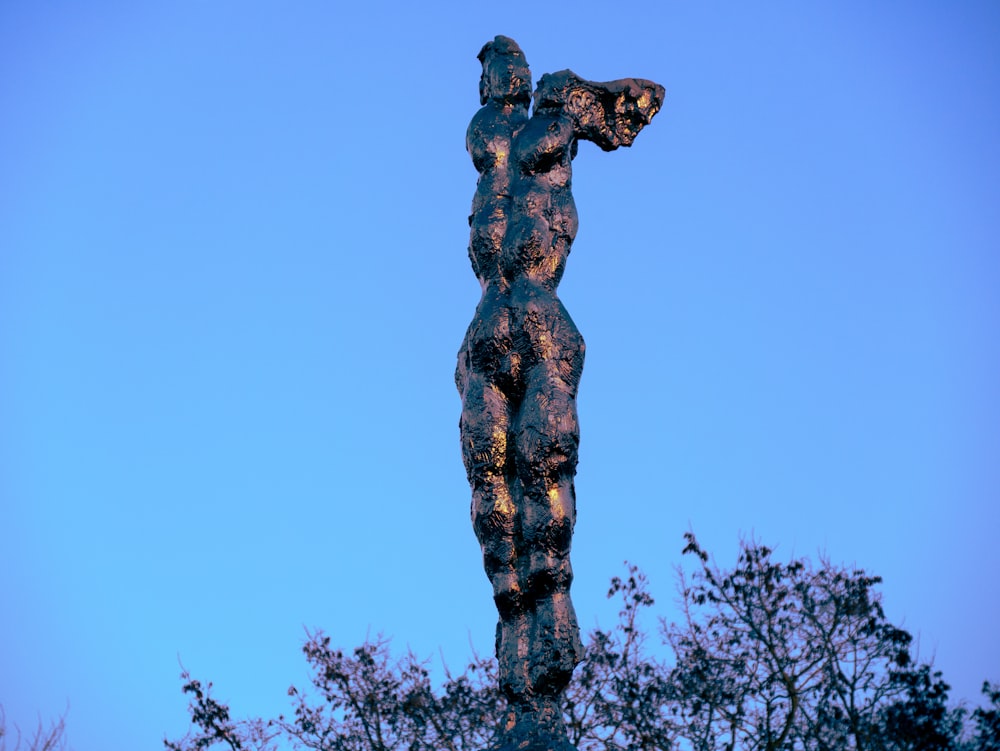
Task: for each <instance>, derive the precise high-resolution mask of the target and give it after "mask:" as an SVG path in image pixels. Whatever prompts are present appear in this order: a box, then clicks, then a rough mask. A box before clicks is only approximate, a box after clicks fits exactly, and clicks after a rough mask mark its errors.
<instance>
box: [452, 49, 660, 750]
mask: <svg viewBox="0 0 1000 751" xmlns="http://www.w3.org/2000/svg"><path fill="white" fill-rule="evenodd" d="M479 60H480V61H481V62H482V64H483V73H482V78H481V79H480V83H479V94H480V101H481V103H482V105H483V107H482V108H481V109H480V110H479V111H478V112H477V113H476V115H475V116H474V117H473V118H472V122H471V123H470V125H469V129H468V134H467V144H466V145H467V148H468V150H469V153H470V155H471V156H472V161H473V164H474V165H475V167H476V169H477V170H478V171H479V182H478V184H477V187H476V194H475V197H474V198H473V201H472V215H471V216H470V217H469V224H470V227H471V237H470V241H469V257H470V259H471V260H472V267H473V269H474V270H475V272H476V276H477V277H478V278H479V281H480V283H481V284H482V289H483V296H482V299H481V300H480V302H479V306H478V308H477V309H476V315H475V318H473V320H472V323H471V325H470V326H469V330H468V332H467V333H466V335H465V340H464V341H463V342H462V346H461V349H460V350H459V355H458V368H457V371H456V374H455V380H456V383H457V385H458V389H459V392H460V394H461V396H462V416H461V420H460V430H461V440H462V457H463V460H464V462H465V467H466V471H467V473H468V477H469V483H470V485H471V486H472V523H473V528H474V529H475V532H476V537H477V538H478V540H479V543H480V545H481V546H482V550H483V565H484V567H485V569H486V573H487V575H488V576H489V578H490V581H491V582H492V584H493V597H494V601H495V602H496V607H497V611H498V613H499V616H500V621H499V624H498V626H497V648H496V649H497V659H498V661H499V665H500V688H501V690H502V691H503V693H504V695H505V696H506V698H507V700H508V705H509V714H508V721H507V725H506V730H505V735H504V737H503V738H502V739H501V740H500V742H499V744H498V746H497V748H500V749H508V748H510V749H513V748H519V749H551V750H554V749H572V748H573V747H572V745H571V744H570V743H569V742H568V741H567V740H566V733H565V730H564V728H563V723H562V697H563V693H564V691H565V688H566V685H567V683H568V682H569V679H570V676H571V674H572V672H573V669H574V668H575V667H576V665H577V664H578V663H579V661H580V656H581V652H582V646H581V643H580V635H579V627H578V625H577V620H576V614H575V613H574V611H573V604H572V602H571V601H570V595H569V589H570V584H571V582H572V580H573V572H572V569H571V567H570V560H569V553H570V541H571V537H572V534H573V525H574V523H575V520H576V497H575V494H574V489H573V477H574V475H575V474H576V464H577V447H578V445H579V440H580V431H579V426H578V424H577V415H576V395H577V388H578V386H579V383H580V375H581V372H582V370H583V358H584V343H583V337H582V336H581V335H580V332H579V331H578V330H577V328H576V326H575V325H574V324H573V320H572V319H571V318H570V316H569V313H568V312H567V311H566V309H565V308H564V307H563V305H562V303H561V302H560V300H559V298H558V297H557V295H556V286H557V285H558V284H559V280H560V278H561V277H562V274H563V270H564V268H565V265H566V257H567V256H568V255H569V251H570V245H571V244H572V242H573V238H574V237H575V236H576V230H577V216H576V208H575V206H574V203H573V195H572V193H571V191H570V178H571V172H572V170H571V164H572V160H573V157H574V156H576V151H577V143H578V141H579V140H580V139H583V140H587V141H592V142H594V143H596V144H597V145H598V146H600V147H601V148H602V149H604V150H605V151H612V150H614V149H617V148H618V147H619V146H629V145H631V144H632V141H633V140H634V139H635V137H636V135H637V134H638V133H639V131H640V130H641V129H642V128H643V127H644V126H646V125H647V124H649V122H650V120H651V119H652V117H653V116H654V115H655V114H656V113H657V111H658V110H659V109H660V106H661V104H662V102H663V95H664V92H663V87H662V86H660V85H658V84H655V83H653V82H651V81H645V80H642V79H634V78H626V79H622V80H619V81H612V82H609V83H595V82H592V81H585V80H583V79H581V78H579V77H578V76H576V75H575V74H574V73H573V72H571V71H569V70H564V71H560V72H558V73H553V74H547V75H544V76H542V78H541V81H539V84H538V88H537V90H536V91H535V92H534V106H533V112H532V113H531V114H530V116H529V112H528V108H529V104H531V101H532V93H531V71H530V70H529V69H528V63H527V61H526V60H525V57H524V53H523V52H521V49H520V47H518V45H517V43H516V42H514V40H512V39H508V38H507V37H503V36H498V37H496V38H495V39H494V40H493V41H492V42H489V43H488V44H487V45H486V46H485V47H483V49H482V51H481V52H480V53H479ZM526 742H527V745H525V743H526Z"/></svg>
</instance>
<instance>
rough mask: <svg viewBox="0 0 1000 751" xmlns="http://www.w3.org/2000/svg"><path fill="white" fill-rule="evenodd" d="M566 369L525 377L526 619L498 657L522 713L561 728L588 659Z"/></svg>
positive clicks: (521, 550) (554, 366) (519, 431)
mask: <svg viewBox="0 0 1000 751" xmlns="http://www.w3.org/2000/svg"><path fill="white" fill-rule="evenodd" d="M580 357H581V358H582V352H581V353H580ZM564 365H565V364H563V366H560V365H559V363H558V362H557V361H554V360H553V361H546V362H543V363H540V364H538V365H536V366H535V367H534V368H532V369H531V370H530V371H529V372H528V373H527V374H526V376H527V378H526V382H527V389H526V391H525V395H524V399H523V400H522V402H521V405H520V410H519V412H518V415H517V419H516V424H515V426H514V434H515V441H516V447H515V449H516V456H517V461H516V464H517V473H518V479H519V480H520V484H521V487H522V495H523V500H522V503H521V514H522V517H521V519H520V531H519V534H518V535H517V538H516V542H517V555H518V557H517V571H518V577H519V581H520V586H521V588H522V591H523V600H524V612H523V613H522V614H519V615H518V617H517V618H514V619H511V622H510V623H509V625H508V624H507V623H504V624H501V625H502V629H501V630H502V634H501V644H500V647H501V648H500V650H498V658H499V659H500V663H501V686H502V687H503V688H504V691H505V693H507V695H508V698H512V699H514V700H515V702H516V703H519V705H520V708H519V709H517V708H516V709H515V712H520V713H521V714H522V715H526V716H527V715H530V716H531V717H532V718H533V719H532V720H531V721H532V722H538V723H541V724H543V725H549V726H552V725H553V724H555V725H560V724H561V722H562V720H561V707H560V706H559V704H560V702H561V698H562V693H563V691H564V690H565V688H566V685H567V684H568V683H569V679H570V676H571V675H572V673H573V669H574V668H575V667H576V665H577V664H578V663H579V661H580V657H581V655H582V653H583V647H582V644H581V643H580V633H579V627H578V625H577V620H576V613H575V612H574V610H573V605H572V602H571V601H570V596H569V589H570V584H571V583H572V580H573V571H572V568H571V566H570V560H569V552H570V541H571V536H572V533H573V525H574V523H575V520H576V500H575V495H574V490H573V475H574V474H575V472H576V462H577V447H578V445H579V427H578V423H577V417H576V399H575V393H576V383H572V382H567V381H566V380H564V379H563V378H562V376H561V375H560V373H561V372H568V371H567V370H566V368H565V367H564ZM572 372H575V373H578V372H579V368H574V369H573V370H572Z"/></svg>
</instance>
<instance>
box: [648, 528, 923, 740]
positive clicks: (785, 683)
mask: <svg viewBox="0 0 1000 751" xmlns="http://www.w3.org/2000/svg"><path fill="white" fill-rule="evenodd" d="M685 538H686V540H687V545H686V547H685V548H684V551H683V552H684V553H685V554H691V555H694V556H695V558H696V559H697V561H698V563H697V568H696V570H695V572H694V574H693V575H692V576H691V577H690V581H688V577H687V575H686V574H685V573H684V572H683V571H682V570H681V571H679V577H680V584H681V605H682V612H683V615H684V621H683V622H682V623H681V624H680V625H676V624H672V625H669V626H668V625H664V634H665V636H666V639H667V641H668V642H669V644H670V645H671V647H672V648H673V650H674V652H675V654H676V666H675V668H674V671H673V675H672V680H673V682H674V683H675V684H676V686H677V690H678V703H677V712H678V715H679V717H680V722H681V725H682V727H683V728H684V731H683V733H682V735H683V736H684V737H685V738H687V739H688V740H689V741H690V742H691V743H692V745H693V746H694V747H695V748H696V749H715V748H728V749H734V748H742V749H762V750H766V751H772V750H774V749H783V748H788V747H796V748H799V747H805V748H816V749H837V748H857V749H868V748H877V747H878V745H877V743H876V735H873V734H875V733H876V729H877V728H878V730H879V731H880V730H881V728H879V723H878V722H877V719H878V718H879V717H880V712H882V711H883V708H884V706H885V705H886V703H887V702H889V701H890V700H892V699H893V698H894V697H896V696H898V695H900V694H901V693H902V692H903V691H904V689H905V685H904V684H903V683H901V682H900V681H899V680H897V679H893V678H892V676H893V675H895V673H894V671H898V669H901V668H905V667H907V666H908V665H909V664H910V662H911V657H910V653H909V647H910V643H911V642H912V637H911V636H910V634H909V633H907V632H906V631H904V630H902V629H900V628H897V627H895V626H893V625H892V624H890V623H888V622H887V621H886V618H885V613H884V611H883V609H882V604H881V597H880V595H879V594H878V593H877V592H876V590H875V587H876V586H877V585H878V584H879V583H881V579H880V578H879V577H876V576H869V575H867V574H866V573H865V572H864V571H860V570H847V569H844V568H839V567H836V566H833V565H832V564H831V563H830V562H829V561H827V560H822V561H821V566H820V567H819V568H813V567H812V565H811V564H810V563H809V561H808V560H804V559H801V560H793V561H791V562H789V563H779V562H776V561H775V560H774V559H773V551H772V550H771V549H770V548H768V547H766V546H763V545H760V544H756V543H746V542H744V543H743V544H742V545H741V549H740V554H739V557H738V559H737V564H736V567H735V568H734V569H733V570H731V571H723V570H721V569H719V568H718V567H717V566H716V565H715V564H714V563H711V562H710V557H709V555H708V553H706V552H705V551H704V550H703V549H702V548H701V546H700V545H699V544H698V541H697V540H696V539H695V537H694V535H693V534H691V533H688V534H687V535H685ZM907 675H908V673H907Z"/></svg>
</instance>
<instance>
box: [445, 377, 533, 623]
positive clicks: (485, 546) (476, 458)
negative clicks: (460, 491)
mask: <svg viewBox="0 0 1000 751" xmlns="http://www.w3.org/2000/svg"><path fill="white" fill-rule="evenodd" d="M465 375H466V378H465V384H464V386H465V388H464V391H463V394H462V397H463V398H462V417H461V420H460V422H459V428H460V432H461V438H462V458H463V461H464V462H465V469H466V472H467V473H468V477H469V484H470V485H471V486H472V508H471V515H472V527H473V529H474V530H475V533H476V539H478V540H479V545H480V547H481V548H482V551H483V567H484V568H485V569H486V575H487V576H488V577H489V579H490V582H491V583H492V584H493V597H494V600H495V601H496V603H497V609H498V610H499V611H500V614H501V617H502V616H503V614H504V612H505V611H508V610H510V609H511V608H512V607H514V606H515V603H516V602H517V600H518V599H519V587H518V579H517V574H516V570H515V562H516V551H515V535H516V533H517V526H518V512H517V506H518V503H517V501H518V499H517V498H515V497H513V496H512V493H511V490H512V489H511V487H510V485H509V483H508V474H509V473H508V471H507V462H508V453H509V452H508V436H509V432H510V404H509V402H508V400H507V398H506V397H505V396H504V394H503V393H502V392H501V391H500V390H499V389H498V388H497V387H496V385H495V384H492V383H490V382H489V381H488V380H487V378H486V377H485V376H483V375H482V374H479V373H466V374H465Z"/></svg>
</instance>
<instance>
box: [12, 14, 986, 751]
mask: <svg viewBox="0 0 1000 751" xmlns="http://www.w3.org/2000/svg"><path fill="white" fill-rule="evenodd" d="M632 5H633V6H634V7H635V18H636V20H634V21H631V22H630V21H627V20H620V19H617V18H612V17H610V16H609V15H608V14H607V13H608V11H606V10H600V9H601V8H606V7H607V6H606V4H603V3H602V4H596V3H594V4H588V3H578V4H574V5H573V6H572V7H570V6H569V5H566V6H565V7H563V8H560V9H559V10H558V11H556V10H553V11H551V13H550V14H547V12H545V11H542V10H533V11H527V10H520V11H516V12H515V11H513V10H510V9H508V8H506V7H504V6H503V5H502V4H497V3H483V4H472V5H467V4H463V5H461V6H460V5H458V4H456V5H455V6H453V7H449V6H447V5H443V6H437V7H430V8H427V7H421V8H418V7H415V6H414V7H404V6H403V4H401V3H392V2H379V1H378V0H373V1H372V2H365V3H357V4H355V5H354V6H353V7H351V8H346V9H345V8H343V7H339V6H338V4H336V3H309V2H303V3H297V4H281V5H279V4H277V3H275V4H263V3H259V4H255V3H249V4H248V3H237V2H215V3H210V4H209V3H188V2H180V3H162V4H159V5H157V4H153V3H147V4H138V3H137V4H127V3H110V2H109V3H101V2H94V3H87V4H82V3H78V4H71V3H62V2H51V3H28V2H8V3H5V4H3V6H2V7H0V111H2V112H3V117H2V118H0V164H2V165H3V168H2V171H0V519H2V521H0V533H2V543H0V597H2V602H3V614H4V617H3V619H2V628H3V633H2V638H0V703H2V704H3V705H4V706H5V707H6V710H7V714H8V721H9V722H11V721H13V722H17V723H19V724H20V725H21V726H22V727H26V726H31V725H32V724H33V723H34V722H35V718H36V717H37V714H38V713H40V714H41V715H42V716H43V717H50V716H55V715H58V714H59V713H60V712H62V711H64V710H65V708H66V706H67V704H68V706H69V715H68V718H67V723H68V733H69V735H68V737H69V740H70V742H71V743H72V745H73V746H74V747H75V748H77V749H89V748H123V749H124V748H143V747H146V748H157V747H159V746H160V740H161V739H162V737H163V735H164V734H165V733H166V734H169V735H171V736H177V735H180V734H181V733H182V732H183V731H184V729H185V728H186V724H187V723H186V716H185V712H184V706H185V700H184V699H183V697H182V696H181V694H180V691H179V689H180V683H179V681H178V678H177V676H178V673H179V672H180V667H179V665H178V658H180V660H181V661H183V664H184V665H185V667H187V668H188V669H189V670H191V672H192V673H193V674H194V675H196V676H198V677H201V678H203V679H211V680H213V681H214V682H215V684H216V688H217V695H218V697H219V698H221V699H224V700H227V701H230V702H231V703H232V705H233V708H234V711H235V712H236V713H237V714H276V713H278V712H280V711H283V710H284V709H286V708H287V706H288V703H287V697H286V695H285V691H286V689H287V687H288V685H289V684H291V683H296V684H299V685H302V684H303V683H305V681H306V678H305V665H304V662H303V660H302V659H301V656H300V653H299V648H300V645H301V642H302V639H303V636H304V631H303V628H304V627H307V628H323V629H325V630H326V631H327V632H328V633H329V634H330V636H331V638H332V639H333V641H334V642H335V643H339V644H341V645H344V646H351V645H354V644H357V643H360V642H361V641H362V640H364V639H365V637H366V636H367V635H369V634H370V635H375V634H376V633H379V632H384V633H385V634H388V635H392V636H394V637H395V643H396V645H397V647H398V648H399V649H400V650H403V649H405V647H406V646H407V645H408V646H410V647H411V648H412V649H413V650H414V651H415V652H417V653H418V654H426V655H428V656H435V655H438V654H439V650H440V654H443V655H444V656H445V658H446V659H447V660H448V661H449V663H450V664H452V665H456V666H457V665H460V664H461V663H462V661H463V659H464V658H465V656H466V655H467V654H468V652H469V649H470V645H472V646H474V647H475V648H476V649H478V650H479V651H480V652H483V653H488V652H489V651H490V650H491V647H492V645H491V642H492V636H493V627H494V622H495V612H494V610H493V606H492V602H491V600H490V594H489V593H490V587H489V583H488V582H487V580H486V578H485V575H484V574H483V573H482V570H481V567H480V562H479V551H478V547H477V545H476V542H475V538H474V536H473V534H472V531H471V528H470V525H469V521H468V502H469V500H468V499H469V492H468V487H467V485H466V481H465V475H464V470H463V468H462V464H461V458H460V452H459V444H458V432H457V420H458V413H459V408H460V405H459V398H458V395H457V393H456V391H455V388H454V385H453V381H452V373H453V369H454V361H455V354H456V352H457V349H458V345H459V343H460V341H461V338H462V335H463V333H464V330H465V327H466V325H467V324H468V322H469V320H470V319H471V317H472V314H473V311H474V309H475V305H476V302H477V300H478V295H479V287H478V283H477V282H476V279H475V277H474V275H473V273H472V271H471V268H470V267H469V263H468V259H467V257H466V245H467V240H468V236H467V235H468V226H467V223H466V216H467V214H468V208H469V205H470V202H471V199H472V194H473V191H474V188H475V180H476V172H475V170H474V168H473V167H472V164H471V162H470V161H469V159H468V155H467V154H466V153H465V150H464V133H465V128H466V125H467V124H468V121H469V118H470V117H471V116H472V114H473V113H474V112H475V111H476V109H477V107H478V99H477V83H478V75H479V64H478V62H477V61H476V59H475V55H476V53H477V52H478V51H479V48H480V46H481V45H482V44H483V43H484V42H486V41H487V40H489V39H491V38H492V37H493V36H494V35H496V34H501V33H502V34H506V35H509V36H512V37H513V38H515V39H516V40H517V41H518V42H519V43H520V44H521V46H522V47H523V49H524V50H525V53H526V55H527V58H528V61H529V63H530V64H531V66H532V70H533V72H534V74H535V78H536V80H537V78H538V77H539V76H540V75H541V74H542V73H545V72H550V71H555V70H560V69H562V68H566V67H570V68H572V69H573V70H574V71H576V72H577V73H578V74H580V75H581V76H584V77H586V78H591V79H598V80H608V79H612V78H619V77H624V76H641V77H645V78H650V79H653V80H656V81H658V82H659V83H662V84H663V85H664V86H665V87H666V90H667V98H666V102H665V106H664V109H663V111H662V112H661V113H660V114H659V115H658V116H657V119H656V120H655V121H654V122H653V124H652V125H651V126H650V127H649V128H648V129H647V130H645V131H644V132H643V133H642V135H641V136H640V137H639V139H638V140H637V142H636V144H635V146H634V147H633V148H632V149H630V150H629V149H624V150H620V151H618V152H615V153H613V154H604V153H601V152H600V151H599V150H598V149H597V148H596V147H593V146H592V145H591V144H583V145H582V147H581V150H580V155H579V156H578V158H577V160H576V162H575V165H576V169H575V173H574V178H575V179H574V188H575V197H576V201H577V206H578V210H579V214H580V231H579V234H578V237H577V241H576V243H575V245H574V248H573V251H574V252H573V254H572V256H571V258H570V261H569V264H568V268H567V273H566V276H565V279H564V281H563V283H562V285H561V287H560V295H561V297H562V298H563V300H564V301H565V303H566V306H567V308H568V309H569V311H570V313H571V314H572V315H573V317H574V319H575V320H576V322H577V325H578V327H579V328H580V330H581V331H582V332H583V334H584V336H585V338H586V340H587V345H588V353H587V364H586V368H585V370H584V376H583V382H582V385H581V392H580V398H579V408H580V420H581V426H582V447H581V461H580V468H579V474H578V477H577V493H578V504H579V508H578V510H579V520H578V523H577V529H576V535H575V538H574V554H573V560H574V568H575V570H576V582H575V584H574V601H575V603H576V607H577V611H578V613H579V616H580V620H581V624H582V626H583V627H584V628H585V629H589V628H591V627H593V626H594V625H596V624H597V623H598V622H600V623H602V624H604V625H610V624H611V623H612V621H613V619H614V612H615V606H614V604H613V603H608V602H606V601H605V600H604V592H605V590H606V584H607V580H608V579H609V578H610V577H611V576H613V575H615V574H618V573H620V572H621V571H622V561H624V560H625V559H628V560H630V561H632V562H634V563H636V564H638V565H640V566H641V567H642V568H643V569H644V570H645V571H646V572H647V573H648V574H649V577H650V579H651V581H652V586H653V590H654V594H655V595H657V596H658V602H657V612H658V613H660V614H662V615H664V616H665V617H667V618H668V619H670V618H673V617H675V616H676V610H675V607H674V603H673V600H672V598H673V596H674V575H673V567H674V566H675V565H677V564H678V563H681V562H682V561H681V559H680V549H681V547H682V539H681V535H682V533H683V532H684V531H686V530H688V529H693V530H694V531H695V533H696V534H697V535H698V536H699V538H700V540H701V541H702V542H703V544H704V545H705V546H706V547H708V548H709V549H710V550H712V551H714V552H715V554H716V557H717V559H718V560H719V562H720V563H721V564H723V565H726V564H728V563H731V562H732V561H733V560H734V559H735V555H736V550H737V543H738V540H739V539H740V536H741V535H743V536H747V535H751V534H755V535H757V536H758V537H759V538H760V539H762V540H763V541H765V542H767V543H768V544H771V545H775V546H777V547H778V550H779V555H783V556H791V555H809V556H812V557H814V558H815V557H816V556H817V555H818V554H819V553H821V552H823V553H825V554H826V555H828V556H829V558H830V559H831V560H832V561H834V562H837V563H844V564H847V565H857V566H860V567H863V568H865V569H866V570H868V571H871V572H874V573H878V574H880V575H882V576H883V577H884V578H885V584H884V586H883V591H884V594H885V606H886V610H887V612H888V614H889V616H890V618H892V619H893V620H894V621H896V622H898V623H902V624H903V625H904V626H905V627H906V628H908V629H910V630H911V631H913V632H914V633H915V634H917V635H919V639H920V650H921V653H922V655H923V656H925V657H931V656H934V657H935V659H936V664H937V666H938V667H939V668H940V669H942V670H943V671H944V673H945V677H946V679H947V680H949V681H950V682H951V683H952V685H953V687H954V690H953V696H954V698H961V697H966V698H970V699H971V698H974V697H975V696H976V695H977V693H978V689H979V685H980V684H981V682H982V680H983V679H985V678H991V679H993V680H997V679H1000V645H998V642H997V640H996V638H995V634H996V631H997V628H998V625H1000V618H998V615H1000V613H998V610H1000V605H998V603H1000V586H998V578H997V576H996V572H997V571H1000V546H998V545H997V544H996V540H997V536H998V533H1000V511H998V502H1000V497H998V488H1000V461H998V457H1000V389H998V387H997V384H998V383H1000V336H998V335H997V324H998V322H1000V294H998V290H1000V286H998V285H1000V254H998V251H1000V247H998V246H1000V138H998V134H1000V97H998V94H1000V46H998V45H997V43H996V40H997V38H998V37H1000V8H998V6H997V5H996V4H995V3H989V2H983V3H972V2H958V3H951V4H943V3H919V2H914V3H905V4H904V3H880V4H871V3H863V2H838V3H794V2H787V3H784V2H782V3H767V4H754V7H752V8H751V7H750V6H749V5H747V4H737V3H727V4H709V3H699V4H681V3H660V2H657V3H652V2H650V3H645V2H637V3H634V4H632ZM654 625H655V624H653V623H650V624H649V626H650V627H651V628H652V627H654Z"/></svg>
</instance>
